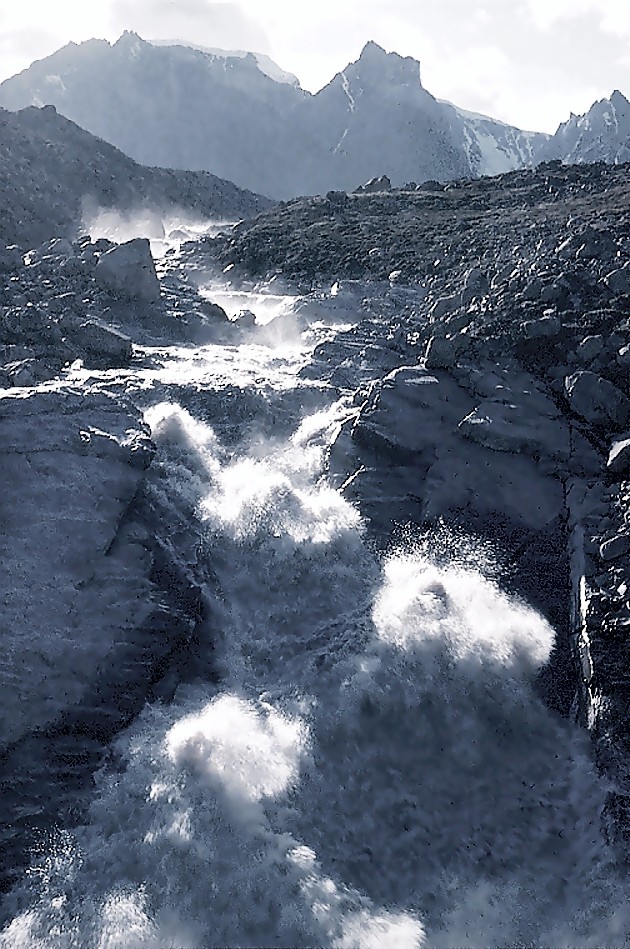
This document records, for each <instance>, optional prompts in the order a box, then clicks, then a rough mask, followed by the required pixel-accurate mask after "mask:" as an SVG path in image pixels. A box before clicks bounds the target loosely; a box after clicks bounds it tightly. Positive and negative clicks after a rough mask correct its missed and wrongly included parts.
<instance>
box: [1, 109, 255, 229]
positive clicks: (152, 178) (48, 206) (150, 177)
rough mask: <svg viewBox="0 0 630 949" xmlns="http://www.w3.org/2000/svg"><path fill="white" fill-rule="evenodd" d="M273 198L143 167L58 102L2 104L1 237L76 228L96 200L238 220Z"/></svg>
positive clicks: (211, 178)
mask: <svg viewBox="0 0 630 949" xmlns="http://www.w3.org/2000/svg"><path fill="white" fill-rule="evenodd" d="M271 203H272V202H270V201H269V200H268V199H267V198H264V197H261V196H260V195H255V194H252V193H251V192H248V191H243V190H242V189H240V188H237V187H236V186H235V185H233V184H232V183H231V182H229V181H222V180H221V179H220V178H217V177H216V176H215V175H211V174H209V173H208V172H193V171H171V170H168V169H164V168H147V167H143V166H141V165H139V164H137V163H136V162H135V161H133V159H131V158H128V157H127V156H126V155H124V154H123V153H122V152H121V151H119V150H118V149H117V148H115V147H114V146H113V145H110V144H108V143H107V142H105V141H102V140H100V139H98V138H96V137H95V136H94V135H92V134H91V133H90V132H86V131H84V129H82V128H79V126H77V125H76V124H75V123H74V122H71V121H70V120H68V119H66V118H64V117H63V116H62V115H59V114H58V113H57V112H56V111H55V109H54V107H52V106H47V107H44V108H42V109H37V108H34V107H32V106H31V107H29V108H26V109H24V110H22V111H20V112H17V113H14V112H8V111H6V110H4V109H1V108H0V241H4V242H5V243H7V244H9V243H13V242H16V243H18V244H21V245H22V246H24V247H32V246H34V245H36V244H38V243H41V242H42V241H44V240H46V239H48V238H50V237H53V236H60V235H64V236H71V235H72V234H73V233H75V232H76V230H77V228H78V227H79V226H80V225H81V221H82V217H83V213H84V211H88V212H89V210H90V209H91V208H92V209H94V210H96V209H97V208H117V209H121V210H124V211H130V210H134V209H140V208H150V209H152V210H165V209H167V208H176V209H182V210H187V209H188V210H190V211H191V212H193V213H194V214H195V215H197V216H199V217H207V218H219V219H232V220H233V219H235V218H240V217H247V216H251V215H254V214H257V213H258V212H259V211H262V210H263V209H265V208H267V207H269V206H270V204H271Z"/></svg>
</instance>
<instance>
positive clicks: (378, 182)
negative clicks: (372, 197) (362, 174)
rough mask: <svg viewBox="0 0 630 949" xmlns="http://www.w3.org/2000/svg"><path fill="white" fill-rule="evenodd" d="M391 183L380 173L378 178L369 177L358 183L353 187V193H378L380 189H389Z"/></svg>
mask: <svg viewBox="0 0 630 949" xmlns="http://www.w3.org/2000/svg"><path fill="white" fill-rule="evenodd" d="M391 189H392V183H391V181H390V180H389V178H388V177H387V175H381V176H380V177H379V178H370V180H369V181H366V182H365V184H364V185H359V187H358V188H356V189H355V194H378V193H379V192H380V191H391Z"/></svg>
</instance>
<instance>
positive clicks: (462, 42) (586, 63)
mask: <svg viewBox="0 0 630 949" xmlns="http://www.w3.org/2000/svg"><path fill="white" fill-rule="evenodd" d="M125 29H129V30H135V31H136V32H137V33H139V34H140V35H141V36H143V37H144V38H145V39H174V38H177V39H184V40H188V41H190V42H194V43H196V44H200V45H206V46H218V47H221V48H226V49H252V50H256V51H258V52H264V53H268V54H269V55H270V56H271V57H272V58H273V59H274V60H275V61H276V62H277V63H278V65H279V66H281V67H282V68H283V69H286V70H288V71H289V72H293V73H295V75H296V76H298V78H299V79H300V82H301V84H302V86H303V87H304V88H305V89H309V90H311V91H312V92H315V91H317V90H318V89H319V88H321V87H322V86H323V85H325V84H326V83H327V82H329V81H330V79H332V77H333V76H334V75H335V73H337V72H339V71H340V70H341V69H343V68H344V66H346V65H347V63H348V62H350V61H352V60H354V59H356V58H357V57H358V55H359V53H360V51H361V49H362V47H363V46H364V44H365V43H366V42H367V40H370V39H372V40H375V41H376V42H377V43H379V44H380V45H381V46H384V47H385V48H386V49H387V50H396V51H397V52H399V53H401V54H403V55H405V56H414V57H415V58H416V59H419V60H420V62H421V65H422V80H423V84H424V86H425V87H426V88H427V89H428V90H429V92H431V93H433V95H435V96H437V97H438V98H443V99H450V100H451V101H452V102H454V103H455V104H456V105H459V106H461V107H463V108H467V109H471V110H474V111H479V112H485V113H487V114H490V115H493V116H495V117H497V118H501V119H503V120H505V121H508V122H512V123H514V124H515V125H519V126H520V127H522V128H530V129H540V130H544V131H554V130H555V128H556V126H557V125H558V123H559V122H561V121H564V120H565V119H566V118H568V116H569V112H570V111H573V112H584V111H586V109H588V108H589V106H590V105H591V104H592V103H593V102H594V101H595V99H601V98H602V97H604V96H609V95H610V93H611V92H612V91H613V89H620V90H621V92H623V93H624V94H625V95H626V96H627V97H628V98H630V0H480V2H475V0H387V2H376V0H315V2H311V0H291V2H286V0H241V2H238V3H214V2H209V0H22V2H19V0H0V79H4V78H6V77H7V76H10V75H13V74H14V73H16V72H18V71H19V70H21V69H24V68H25V67H26V66H28V65H29V64H30V63H31V62H32V61H33V59H40V58H42V57H43V56H46V55H48V54H49V53H51V52H53V51H54V50H55V49H58V48H59V47H60V46H63V45H64V44H65V43H67V42H69V41H70V40H74V41H75V42H79V41H81V40H83V39H88V38H90V37H93V36H98V37H104V38H105V39H108V40H115V39H116V38H117V37H118V36H119V35H120V33H121V32H122V31H123V30H125Z"/></svg>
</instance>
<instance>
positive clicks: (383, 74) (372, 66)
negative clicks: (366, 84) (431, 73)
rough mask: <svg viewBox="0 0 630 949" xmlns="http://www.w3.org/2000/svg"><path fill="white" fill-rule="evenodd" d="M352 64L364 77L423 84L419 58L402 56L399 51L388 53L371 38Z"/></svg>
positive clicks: (400, 82)
mask: <svg viewBox="0 0 630 949" xmlns="http://www.w3.org/2000/svg"><path fill="white" fill-rule="evenodd" d="M351 65H352V67H353V70H354V71H355V72H356V73H357V74H360V75H361V76H362V77H368V78H371V77H374V78H377V79H378V80H379V82H380V81H383V82H389V83H392V84H400V85H419V86H422V81H421V78H420V63H419V62H418V60H417V59H414V58H413V57H412V56H401V55H400V54H399V53H388V52H387V51H386V50H384V49H383V47H382V46H379V45H378V43H375V42H374V40H369V41H368V42H367V43H366V44H365V46H364V47H363V49H362V50H361V55H360V56H359V58H358V59H357V60H356V62H354V63H352V64H351ZM347 72H348V70H346V73H347Z"/></svg>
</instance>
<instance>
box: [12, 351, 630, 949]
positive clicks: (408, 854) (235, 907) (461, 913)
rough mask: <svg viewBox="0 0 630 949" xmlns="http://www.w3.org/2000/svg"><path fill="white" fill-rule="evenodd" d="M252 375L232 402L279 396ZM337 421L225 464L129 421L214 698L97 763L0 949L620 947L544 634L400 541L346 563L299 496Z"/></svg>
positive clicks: (339, 525)
mask: <svg viewBox="0 0 630 949" xmlns="http://www.w3.org/2000/svg"><path fill="white" fill-rule="evenodd" d="M266 353H267V355H266V357H264V358H263V354H262V350H260V351H257V355H255V356H254V355H252V354H250V357H251V358H252V359H254V360H255V361H256V365H257V370H256V373H252V374H250V375H248V374H247V373H245V377H243V376H241V377H238V383H237V384H241V385H244V386H246V385H252V386H253V385H256V384H260V373H261V372H262V369H263V368H264V359H265V358H266V359H267V361H268V365H269V367H270V372H271V376H272V377H273V378H275V376H274V373H278V372H281V368H279V363H278V361H277V360H278V355H277V352H275V351H274V350H273V349H271V348H270V349H268V350H267V351H266ZM169 359H170V361H169V360H168V359H167V360H165V362H164V365H163V367H162V368H161V369H160V370H159V372H161V373H162V378H164V373H166V374H167V375H168V373H169V372H170V373H176V369H175V368H174V367H175V366H176V365H177V364H178V362H180V363H181V362H182V361H183V362H184V363H185V366H186V374H187V378H188V381H189V382H191V383H192V382H193V381H196V382H199V380H201V383H200V384H201V385H203V386H205V387H207V388H211V387H212V385H213V380H212V366H215V367H217V360H216V359H215V358H214V356H213V355H212V353H210V351H209V350H205V351H199V352H197V353H196V354H192V353H191V352H190V351H188V352H187V353H184V352H183V351H182V352H180V353H178V351H175V350H174V351H172V352H171V354H170V357H169ZM235 362H237V360H235ZM239 364H240V368H241V371H242V368H243V362H242V361H240V363H239ZM195 365H196V368H195ZM286 365H287V375H285V381H286V384H287V385H288V386H289V387H290V386H292V385H294V386H297V384H298V383H297V381H296V378H295V365H294V363H291V361H290V360H289V362H288V363H287V364H286ZM217 371H218V372H220V374H221V375H220V384H223V383H224V381H225V380H224V376H225V361H223V362H222V363H221V365H220V367H219V369H217ZM145 372H146V370H145ZM254 377H255V378H254ZM169 378H170V377H169ZM150 381H151V380H149V382H147V380H146V379H145V381H144V383H142V384H144V385H148V384H149V383H150ZM352 411H353V409H352V406H351V405H350V403H349V402H345V401H344V400H341V401H339V402H336V403H334V404H329V405H328V406H327V407H326V408H324V409H323V410H320V411H318V412H316V413H314V414H310V415H308V416H307V417H306V418H302V419H301V420H300V419H299V418H298V417H297V414H296V420H295V425H294V427H293V431H292V434H290V436H289V437H282V438H273V439H272V438H269V439H268V440H267V441H266V442H264V443H261V439H260V438H258V439H257V440H255V441H252V442H250V443H249V445H247V444H245V443H243V444H241V447H240V449H239V450H236V451H235V449H234V446H226V445H225V444H224V443H223V442H222V440H221V438H220V437H219V435H218V434H217V430H215V429H214V428H213V427H211V426H209V425H208V424H206V423H204V422H202V421H201V420H199V419H198V418H194V417H193V416H192V415H191V414H190V413H189V412H188V411H187V410H186V409H184V408H182V407H181V406H180V405H178V404H174V403H169V402H161V403H158V404H155V405H153V406H152V407H151V408H150V409H149V410H148V411H147V420H148V422H149V423H150V425H151V428H152V431H153V436H154V439H155V441H156V442H157V444H158V446H159V449H160V450H159V454H158V458H157V461H156V462H155V471H154V479H155V490H157V491H161V492H162V493H163V496H164V498H165V499H167V500H168V499H170V500H171V502H172V503H176V502H177V500H178V499H182V498H183V499H185V500H186V502H187V503H189V504H192V505H193V506H194V509H195V511H196V517H197V518H198V519H199V521H200V522H201V523H202V524H203V526H204V537H205V542H204V543H205V549H204V552H203V554H204V556H205V557H206V558H208V560H209V562H211V564H212V567H213V571H214V573H215V575H216V578H217V581H218V589H219V591H220V596H219V602H218V605H217V616H218V620H217V618H216V617H215V619H214V622H215V623H216V629H214V630H213V631H212V635H213V638H214V640H215V649H216V653H217V656H218V663H219V667H220V672H221V677H220V684H219V685H216V684H211V683H204V682H203V681H198V682H197V683H196V684H194V685H187V686H185V687H184V686H182V687H180V689H179V691H178V693H177V694H176V697H175V700H174V701H173V702H172V703H170V704H162V703H156V704H153V705H149V706H147V707H146V708H145V709H144V711H143V713H142V714H141V715H140V717H139V719H138V720H137V721H136V722H135V724H134V725H133V726H132V727H131V728H129V729H128V730H127V731H126V732H125V733H124V734H122V735H121V736H120V737H119V739H118V740H117V742H116V752H117V757H116V760H115V762H113V763H112V764H111V766H110V767H106V768H104V769H103V770H102V771H101V772H100V773H99V774H98V775H97V777H96V790H95V793H94V797H93V800H92V802H91V805H90V811H89V820H88V821H87V822H86V824H85V825H84V826H82V827H79V828H75V829H64V830H60V831H59V832H58V833H57V834H53V835H51V836H50V838H49V839H48V840H47V841H46V843H45V845H44V846H43V847H42V848H41V849H42V852H41V853H40V854H39V855H37V854H35V855H34V856H33V863H32V867H31V872H30V883H27V884H25V893H26V896H23V898H22V905H25V906H26V907H27V908H26V909H23V910H22V911H21V912H20V913H18V914H17V915H16V916H15V917H14V918H13V920H12V921H11V922H10V923H9V924H8V925H7V927H6V928H5V930H4V931H3V933H2V935H0V946H2V947H3V949H27V947H28V949H34V947H37V949H39V947H42V949H44V947H45V949H49V947H51V949H52V947H54V949H57V947H59V949H62V947H63V949H65V947H73V949H75V947H76V949H85V947H98V949H137V947H184V946H186V947H202V946H203V947H211V946H278V947H282V946H290V947H292V946H295V947H302V946H331V947H337V949H354V947H361V949H381V947H391V949H416V947H424V946H427V947H442V946H444V947H454V946H457V947H460V946H479V947H488V946H558V947H573V946H592V947H597V946H603V945H606V946H623V945H627V941H628V934H629V925H630V913H629V912H628V908H627V906H626V905H625V903H624V897H623V887H622V883H621V881H620V878H619V870H618V868H617V867H616V866H615V863H614V860H613V858H612V856H611V854H610V853H609V851H608V849H607V847H606V845H605V843H604V842H603V840H602V837H601V833H600V827H599V815H600V811H601V807H602V804H603V795H604V791H605V788H604V787H603V785H602V782H601V780H600V779H599V778H598V777H597V776H596V774H595V773H594V770H593V766H592V763H591V760H590V757H589V752H588V746H587V742H586V739H585V738H584V736H583V735H582V734H580V733H579V731H578V730H577V729H576V728H574V727H573V726H571V725H570V724H568V723H565V722H563V721H560V720H559V719H558V718H557V717H555V716H554V715H553V714H552V713H550V712H549V711H548V710H547V709H546V707H545V706H544V705H543V704H542V703H541V701H540V700H539V698H538V697H537V695H536V693H535V691H534V689H533V687H532V683H533V679H534V677H535V674H536V671H537V670H538V669H539V668H540V666H541V665H542V664H544V663H545V661H546V659H547V657H548V656H549V653H550V650H551V648H552V643H553V636H554V634H553V630H552V629H551V628H550V627H549V625H548V624H547V623H546V621H545V620H544V619H542V618H541V617H540V616H539V615H537V614H536V613H535V612H533V611H532V610H530V609H528V608H526V607H525V606H523V605H522V604H520V603H518V602H516V601H514V600H512V599H510V598H509V597H508V596H507V595H505V594H504V593H502V592H501V590H500V589H499V587H498V585H497V584H496V582H494V581H493V580H490V579H488V578H486V577H484V576H483V574H482V573H481V572H476V571H474V570H473V569H471V568H470V567H466V566H462V565H461V564H460V563H458V562H456V561H454V562H453V563H452V565H451V566H447V567H444V566H439V567H438V566H437V565H436V564H435V563H433V562H432V561H431V559H430V557H428V556H427V555H426V553H425V552H424V550H425V548H424V547H423V545H422V544H421V543H417V544H416V543H414V541H413V538H409V539H408V541H407V542H406V543H405V545H403V546H399V547H398V548H396V549H392V550H391V551H390V553H389V555H387V556H386V557H384V558H383V557H380V556H379V555H377V554H376V553H375V552H374V551H373V550H372V549H371V547H370V544H369V543H368V542H367V541H366V537H365V531H364V527H363V524H362V521H361V518H360V516H359V514H358V512H357V510H356V509H355V508H354V507H352V506H351V505H350V504H349V503H347V502H346V501H345V500H344V499H343V497H342V496H341V495H340V494H339V493H338V492H337V491H335V490H333V489H332V488H331V487H330V486H329V484H328V483H327V480H326V476H325V470H326V451H327V448H328V447H329V445H330V443H331V441H332V440H333V439H334V437H335V433H336V432H337V431H338V428H339V426H340V425H341V423H342V422H343V421H344V419H346V418H348V416H349V415H350V414H351V412H352Z"/></svg>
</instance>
